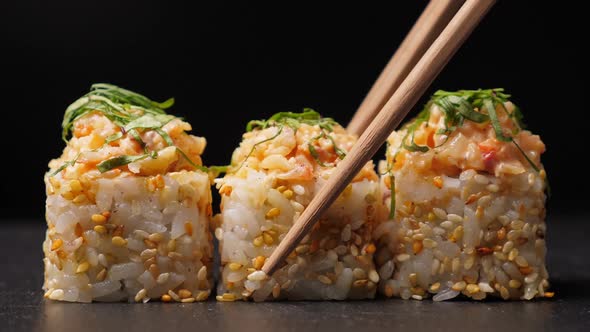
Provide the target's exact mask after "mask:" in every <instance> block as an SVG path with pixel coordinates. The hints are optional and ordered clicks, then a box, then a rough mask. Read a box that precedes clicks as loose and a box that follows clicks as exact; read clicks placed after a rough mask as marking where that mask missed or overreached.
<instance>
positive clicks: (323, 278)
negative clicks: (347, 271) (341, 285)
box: [318, 274, 332, 285]
mask: <svg viewBox="0 0 590 332" xmlns="http://www.w3.org/2000/svg"><path fill="white" fill-rule="evenodd" d="M318 280H319V281H320V282H321V283H322V284H325V285H331V284H332V279H330V278H328V277H326V276H325V275H323V274H320V275H319V276H318Z"/></svg>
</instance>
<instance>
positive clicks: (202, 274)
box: [197, 265, 207, 281]
mask: <svg viewBox="0 0 590 332" xmlns="http://www.w3.org/2000/svg"><path fill="white" fill-rule="evenodd" d="M197 279H198V280H200V281H203V280H205V279H207V267H206V266H205V265H203V266H201V268H200V269H199V272H197Z"/></svg>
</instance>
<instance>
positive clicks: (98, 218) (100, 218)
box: [90, 214, 107, 225]
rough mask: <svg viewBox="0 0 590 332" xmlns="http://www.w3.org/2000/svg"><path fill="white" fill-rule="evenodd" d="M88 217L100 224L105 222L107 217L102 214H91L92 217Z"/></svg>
mask: <svg viewBox="0 0 590 332" xmlns="http://www.w3.org/2000/svg"><path fill="white" fill-rule="evenodd" d="M90 219H92V221H94V222H95V223H97V224H100V225H102V224H104V223H106V222H107V218H106V217H105V216H103V215H102V214H93V215H92V217H90Z"/></svg>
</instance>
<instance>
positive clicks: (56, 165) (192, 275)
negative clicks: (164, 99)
mask: <svg viewBox="0 0 590 332" xmlns="http://www.w3.org/2000/svg"><path fill="white" fill-rule="evenodd" d="M93 91H94V92H95V94H92V93H91V96H92V97H96V96H98V97H103V96H104V95H107V96H110V98H109V99H108V100H107V101H106V102H105V103H107V104H106V105H109V107H112V108H115V107H121V108H120V109H117V111H118V112H119V113H117V116H119V118H115V117H114V116H113V113H110V112H111V111H112V109H107V108H105V107H106V106H105V103H102V104H101V103H94V104H93V103H92V102H93V99H92V98H87V97H86V96H85V97H83V98H81V99H80V100H79V101H77V102H76V103H74V104H73V105H72V106H71V107H70V108H69V109H68V111H67V112H66V117H67V116H68V112H70V111H72V110H75V111H76V112H78V111H80V113H78V117H76V118H75V119H74V120H73V122H72V126H71V131H72V138H71V139H70V140H69V141H68V143H67V146H66V148H65V149H64V152H63V154H62V156H61V157H60V158H58V159H55V160H53V161H51V162H50V164H49V167H50V171H49V172H48V173H47V175H46V176H45V184H46V190H47V204H46V220H47V226H48V230H47V236H46V239H45V242H44V243H43V252H44V254H45V259H44V265H45V283H44V285H43V288H44V290H45V291H46V293H45V297H47V298H49V299H53V300H60V301H70V302H91V301H131V302H147V301H149V300H150V299H161V300H162V301H166V302H168V301H175V300H176V301H182V302H193V301H203V300H205V299H207V298H208V296H209V294H210V292H211V288H212V286H213V281H212V278H211V271H212V262H213V249H212V242H211V240H212V237H211V235H210V233H209V223H210V216H211V212H212V210H211V190H210V183H211V182H210V179H209V175H208V174H207V173H206V172H204V171H202V170H201V167H200V163H201V159H200V154H201V153H202V152H203V150H204V148H205V139H203V138H200V137H195V136H192V135H189V134H187V133H186V132H185V131H188V130H190V129H191V127H190V125H189V124H188V123H186V122H184V121H181V120H180V119H178V118H174V117H172V116H168V115H165V114H164V113H163V110H162V109H163V108H164V107H161V108H160V107H156V106H153V105H157V104H156V103H153V102H151V101H149V100H148V102H149V103H143V104H133V102H136V103H137V99H138V98H139V97H142V98H145V97H143V96H139V97H137V96H138V95H136V94H134V93H132V92H130V91H127V90H123V89H120V88H118V87H114V86H108V85H98V86H95V87H93ZM108 93H113V94H114V93H118V94H123V95H125V96H127V97H128V99H129V100H128V104H131V105H130V106H125V107H127V108H123V106H120V105H122V104H125V103H124V102H123V101H121V100H120V98H119V99H117V98H118V97H115V96H112V95H108ZM95 100H99V101H102V99H100V98H96V99H95ZM146 100H147V99H146ZM111 104H113V105H114V106H111ZM81 105H82V106H81ZM149 107H151V108H152V109H153V110H154V111H157V112H158V114H160V113H161V114H163V116H160V115H153V114H151V113H149V112H147V111H145V109H149ZM84 108H85V109H84ZM70 114H71V112H70ZM152 115H153V116H152ZM124 116H126V117H129V118H130V119H129V121H132V120H136V122H135V123H143V124H144V125H145V126H146V127H147V126H148V125H149V126H152V127H151V128H141V127H140V128H137V127H136V129H130V130H122V129H121V127H122V125H123V124H122V123H121V121H122V120H121V118H123V117H124ZM137 119H139V120H137ZM154 119H157V120H158V121H160V122H156V123H157V124H159V125H161V127H157V129H156V127H154V121H156V120H154ZM150 121H151V122H150ZM128 123H130V122H128ZM128 123H127V126H128V127H127V129H129V125H128ZM152 129H153V130H152ZM134 130H135V132H133V131H134ZM120 133H122V134H120ZM66 134H68V132H66ZM118 135H119V136H118ZM113 137H115V138H116V139H114V140H113ZM167 139H170V140H171V141H172V143H173V144H167V142H166V140H167ZM139 141H141V143H140V142H139ZM142 145H144V147H142ZM146 151H149V155H147V154H148V152H146ZM125 160H126V161H125ZM121 161H125V163H122V162H121ZM111 166H112V167H111ZM106 168H110V169H106Z"/></svg>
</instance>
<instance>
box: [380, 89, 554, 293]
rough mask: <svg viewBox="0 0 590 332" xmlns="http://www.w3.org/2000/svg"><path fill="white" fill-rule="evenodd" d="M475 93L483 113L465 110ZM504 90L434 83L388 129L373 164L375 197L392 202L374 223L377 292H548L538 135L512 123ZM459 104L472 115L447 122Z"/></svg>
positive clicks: (514, 111) (514, 120)
mask: <svg viewBox="0 0 590 332" xmlns="http://www.w3.org/2000/svg"><path fill="white" fill-rule="evenodd" d="M449 96H451V97H449ZM477 98H483V99H484V100H485V99H486V98H489V100H492V101H493V103H492V104H489V103H488V104H487V105H488V107H491V106H490V105H493V107H495V108H496V110H495V112H493V113H492V112H489V108H488V109H486V108H485V106H484V109H485V113H478V114H484V115H486V114H488V115H489V118H490V119H491V120H490V119H486V117H487V116H484V117H478V116H477V115H473V114H470V113H469V112H467V111H471V109H470V108H473V107H474V106H473V105H472V104H471V103H476V102H477ZM507 98H508V96H507V95H504V94H503V93H502V90H487V91H481V90H480V91H460V92H458V93H446V92H439V93H438V94H437V95H435V97H434V98H433V99H432V101H431V102H430V103H429V104H428V105H427V106H426V109H425V111H423V112H422V113H421V114H420V115H419V116H418V118H417V119H416V120H414V121H413V122H410V123H409V124H408V125H406V126H405V127H403V128H402V129H401V130H399V131H396V132H394V133H392V134H391V136H390V137H389V140H388V148H387V153H386V157H387V160H386V161H383V162H381V163H380V170H381V173H383V174H384V175H383V176H382V185H383V195H384V196H383V200H384V202H385V203H386V204H387V206H394V208H395V211H394V213H392V214H390V216H393V218H392V219H390V220H389V221H386V222H383V223H381V224H380V225H379V226H378V227H377V229H376V230H375V233H374V237H375V240H376V242H377V246H378V252H377V254H376V264H377V266H378V268H379V275H380V283H379V289H380V292H381V293H383V294H385V295H386V296H387V297H392V296H395V297H401V298H403V299H410V298H413V299H417V300H421V299H424V298H428V297H432V298H433V300H435V301H443V300H448V299H451V298H454V297H456V296H458V295H459V294H463V295H464V296H466V297H469V298H472V299H475V300H482V299H485V298H487V297H488V296H493V297H500V298H502V299H505V300H508V299H526V300H529V299H532V298H534V297H543V296H548V297H549V296H552V294H553V293H551V292H547V288H548V287H549V283H548V273H547V269H546V267H545V254H546V244H545V234H546V225H545V220H544V219H545V198H546V197H545V193H544V191H545V189H546V173H545V170H544V169H543V168H542V165H541V164H540V157H541V154H542V153H543V152H544V150H545V145H544V144H543V142H542V141H541V140H540V138H539V136H536V135H533V134H531V133H530V132H529V131H526V130H522V129H521V128H520V125H519V121H518V120H519V116H517V115H516V114H517V112H519V110H518V109H517V108H516V107H515V106H514V105H513V104H512V103H511V102H510V101H508V100H507ZM448 102H450V103H451V104H449V103H448ZM464 105H469V108H467V111H465V110H461V112H463V113H461V114H468V115H469V116H470V117H471V118H472V119H474V120H478V121H477V122H476V121H472V120H470V119H469V118H465V119H462V120H460V121H458V122H459V123H455V124H453V123H452V121H453V120H452V119H451V120H450V119H449V117H457V116H459V117H460V116H461V115H457V114H458V113H453V112H454V111H455V110H457V109H459V108H460V107H463V106H464ZM473 111H476V109H475V108H473ZM479 112H481V108H480V109H479ZM492 114H493V115H492ZM494 118H497V120H498V123H499V125H500V126H501V131H500V133H499V132H498V130H497V128H498V127H494V125H493V123H491V122H492V121H495V120H494ZM479 120H482V121H479ZM450 125H456V128H451V129H449V127H450ZM510 135H513V136H510ZM508 137H512V139H510V138H508ZM392 184H394V186H392ZM392 187H393V190H394V193H392V192H391V191H392ZM391 195H395V196H394V200H393V201H392V197H391ZM389 203H392V204H389ZM390 212H391V211H390Z"/></svg>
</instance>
